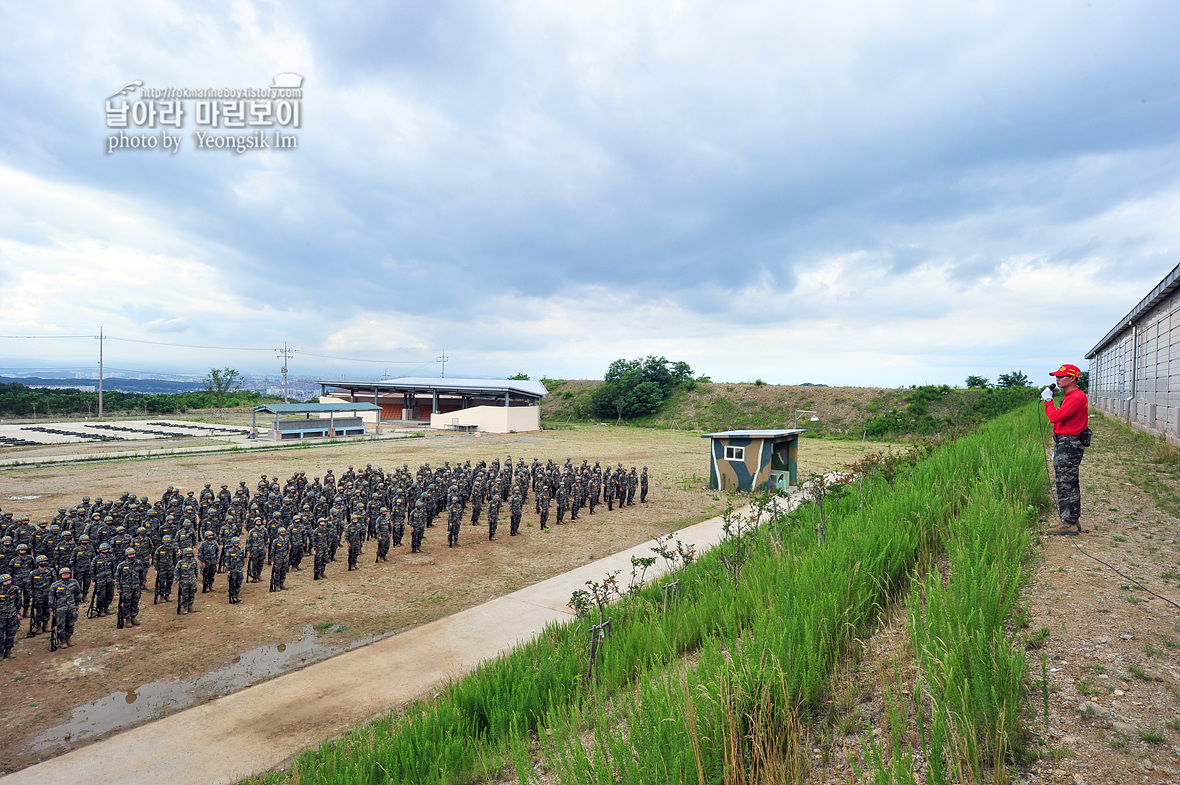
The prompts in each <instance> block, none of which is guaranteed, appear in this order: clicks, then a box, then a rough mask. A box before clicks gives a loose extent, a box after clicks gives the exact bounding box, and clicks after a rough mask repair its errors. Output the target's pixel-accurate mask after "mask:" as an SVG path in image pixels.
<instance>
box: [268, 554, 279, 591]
mask: <svg viewBox="0 0 1180 785" xmlns="http://www.w3.org/2000/svg"><path fill="white" fill-rule="evenodd" d="M278 584H279V565H277V564H275V563H274V562H273V561H272V562H271V563H270V590H271V591H278V590H279V587H278Z"/></svg>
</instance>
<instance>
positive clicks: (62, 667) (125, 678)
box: [0, 426, 889, 771]
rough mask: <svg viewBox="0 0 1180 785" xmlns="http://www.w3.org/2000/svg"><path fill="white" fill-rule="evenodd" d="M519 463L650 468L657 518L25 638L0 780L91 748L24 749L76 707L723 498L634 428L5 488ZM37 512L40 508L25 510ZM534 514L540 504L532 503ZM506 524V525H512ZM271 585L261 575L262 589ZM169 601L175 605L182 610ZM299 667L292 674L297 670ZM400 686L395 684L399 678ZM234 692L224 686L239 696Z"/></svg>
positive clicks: (819, 449)
mask: <svg viewBox="0 0 1180 785" xmlns="http://www.w3.org/2000/svg"><path fill="white" fill-rule="evenodd" d="M888 449H889V446H888V445H882V444H875V443H857V442H846V441H824V440H818V439H806V440H804V441H803V443H802V446H801V448H800V471H801V472H802V473H804V474H806V473H807V472H810V471H826V470H830V469H833V468H837V467H839V466H842V465H844V464H846V463H849V462H852V461H854V460H856V459H857V458H858V457H859V456H860V455H862V454H864V453H866V452H873V451H881V450H888ZM507 455H511V456H512V457H513V459H516V458H517V457H523V458H524V459H525V461H526V463H527V462H529V461H531V460H532V458H533V457H534V456H535V457H537V458H539V459H540V460H541V461H542V462H544V461H545V460H546V459H548V458H553V459H554V460H555V461H557V462H562V461H564V460H565V458H566V457H567V456H569V457H571V458H573V459H574V461H575V462H580V461H581V459H583V458H586V459H588V460H589V461H590V462H591V464H593V462H594V461H595V460H599V461H602V462H603V463H604V464H605V463H606V462H608V461H609V462H611V463H615V462H619V461H622V462H623V463H624V464H625V465H626V466H628V467H630V466H632V465H634V466H637V467H638V466H643V465H646V466H648V467H649V472H650V474H651V494H650V496H649V499H648V503H647V504H645V505H640V504H638V500H637V503H636V504H635V505H634V506H633V507H628V508H626V509H624V510H618V509H616V510H615V511H613V512H607V511H606V510H605V508H599V512H597V513H596V514H595V515H593V516H590V515H586V514H585V513H583V514H582V515H581V516H580V517H579V519H578V520H577V521H576V522H573V523H570V524H568V525H565V526H561V527H556V528H552V529H550V530H548V531H545V532H541V531H540V530H539V529H538V527H537V525H536V516H535V515H534V514H533V513H532V510H531V506H529V505H526V511H525V516H524V524H523V525H522V528H521V536H519V537H515V538H513V537H509V536H508V533H507V525H506V523H505V524H504V525H503V526H502V528H501V530H500V532H499V533H498V536H497V541H495V542H489V541H488V539H487V530H486V528H485V527H483V526H482V525H481V526H478V527H476V526H471V525H470V524H465V525H464V527H463V531H462V540H461V547H459V548H457V549H454V550H451V549H448V548H447V547H446V544H445V530H444V529H443V528H442V527H439V526H436V527H435V528H433V529H429V530H427V536H426V541H425V545H424V553H423V555H422V556H420V557H414V558H413V559H412V560H411V559H408V558H407V556H408V554H407V551H408V540H409V538H408V536H407V545H406V546H404V547H403V548H401V549H394V550H392V551H391V554H390V559H389V562H388V563H387V564H380V565H375V564H373V552H374V550H375V546H374V545H373V544H369V545H367V546H366V549H365V551H366V552H365V554H364V555H363V556H362V557H361V569H360V570H359V571H357V572H352V573H349V572H346V571H345V569H344V564H343V556H342V555H341V556H338V561H337V562H336V563H335V564H333V565H331V566H330V567H329V570H328V580H327V581H325V582H318V583H313V582H312V580H311V568H310V565H309V564H308V563H307V562H305V563H304V566H305V569H304V570H303V571H302V572H293V573H291V575H290V577H289V578H288V582H287V585H288V588H289V590H288V591H285V592H281V593H277V594H270V593H268V591H267V585H266V582H265V579H264V581H263V583H260V584H247V585H246V587H245V589H244V591H243V599H244V602H243V603H242V604H241V605H236V606H230V605H228V604H227V602H226V594H225V585H226V584H225V576H218V581H217V584H216V591H215V592H214V593H213V594H201V593H199V592H198V594H197V602H196V608H197V610H198V611H199V612H198V613H197V614H195V615H188V616H177V615H176V613H175V606H174V605H171V606H169V605H158V606H153V605H152V602H151V601H152V594H151V591H150V588H151V578H150V576H149V582H148V586H149V590H148V591H147V592H145V594H144V598H143V603H142V605H141V607H142V609H143V611H142V614H141V616H140V621H141V623H142V626H140V627H138V628H135V629H132V628H130V627H128V628H126V629H124V630H116V629H115V617H114V616H113V615H112V616H110V617H108V618H104V619H101V620H87V619H85V618H84V616H83V618H81V619H80V620H79V623H78V631H77V633H76V634H75V636H74V644H75V645H74V647H73V648H71V649H68V650H62V651H58V652H56V653H53V654H51V653H50V652H49V651H48V640H47V638H46V636H40V637H37V638H33V639H29V640H26V639H25V638H24V637H23V629H22V632H21V636H22V637H20V638H19V641H18V644H17V647H16V649H15V650H14V654H15V655H16V659H15V660H12V661H7V662H5V663H4V664H3V665H0V696H2V698H0V722H2V724H3V730H2V731H0V750H2V751H3V753H2V757H0V771H12V770H14V769H17V768H22V767H24V766H27V765H29V764H31V763H34V762H36V761H37V760H39V759H42V758H44V757H49V756H52V755H56V754H60V753H61V752H64V751H65V750H67V749H70V747H71V745H77V744H79V743H84V742H87V741H91V740H93V739H94V738H96V737H97V736H96V735H90V736H85V735H83V736H82V737H81V738H73V739H71V740H69V741H65V740H64V739H62V740H61V743H57V744H54V745H50V746H44V745H42V746H44V748H43V749H41V750H39V751H34V750H33V749H32V748H31V747H30V741H31V740H32V739H33V738H35V737H36V736H38V735H39V734H41V733H42V732H44V731H45V730H46V729H48V728H52V727H54V726H57V725H59V724H61V723H63V722H65V721H66V720H68V719H70V716H71V711H72V709H74V708H75V707H77V706H80V705H82V704H85V703H88V702H90V701H93V700H95V699H98V698H101V697H103V696H106V695H109V694H111V693H115V692H128V693H131V694H134V691H136V690H138V689H139V688H140V687H141V686H142V685H144V684H147V683H151V682H157V681H161V680H171V679H194V678H197V677H199V676H201V675H202V674H205V673H207V672H208V671H210V670H214V669H216V668H219V667H221V666H224V665H226V664H227V663H230V662H233V661H234V658H235V657H237V656H239V655H241V654H242V653H243V652H246V651H248V650H250V649H252V648H255V647H258V646H262V645H265V644H277V643H287V642H295V641H296V640H298V639H300V638H302V637H304V636H307V635H308V634H309V628H310V629H311V630H315V631H316V632H314V633H311V634H313V635H316V636H318V637H319V638H320V639H321V641H322V642H323V643H325V644H327V645H332V646H343V645H347V644H348V643H349V642H351V641H355V640H359V639H363V638H367V637H370V636H374V635H381V634H386V633H390V632H396V631H399V630H405V629H407V628H410V627H413V626H415V625H419V624H422V623H424V622H428V621H431V620H433V619H437V618H440V617H442V616H445V615H448V614H451V613H454V612H456V611H458V610H461V609H463V608H467V607H471V606H474V605H477V604H479V603H481V602H483V601H485V600H488V599H490V598H493V597H496V596H499V595H502V594H504V593H506V592H510V591H513V590H515V589H517V588H519V587H522V586H526V585H529V584H531V583H534V582H536V581H539V580H543V579H545V578H547V577H550V576H553V575H556V574H559V573H561V572H564V571H565V570H567V569H569V568H571V567H573V566H575V565H578V564H582V563H585V562H586V561H589V560H593V559H596V558H598V557H600V556H604V555H606V554H609V553H613V552H615V551H618V550H621V549H623V548H627V547H630V546H633V545H636V544H639V543H642V542H643V541H645V540H650V539H651V538H652V537H654V536H656V535H658V534H664V533H667V532H669V531H673V530H676V529H679V528H682V527H684V526H686V525H689V524H692V523H696V522H698V521H700V520H703V519H705V518H708V517H711V516H713V515H716V514H718V513H720V512H721V510H722V509H723V508H724V505H725V503H726V500H725V498H724V497H723V496H722V495H720V494H718V493H715V492H713V491H709V490H708V489H707V488H706V487H705V483H706V479H707V476H708V452H707V443H706V442H705V441H704V440H702V439H701V438H700V437H699V436H698V435H696V434H690V433H684V432H679V431H663V430H648V429H638V428H627V427H617V428H616V427H603V426H584V427H577V428H573V429H570V430H557V431H545V432H539V433H529V434H508V435H484V436H480V437H475V436H471V435H432V436H429V437H427V438H421V439H404V440H398V441H379V442H364V443H356V444H334V445H326V446H323V447H313V448H307V449H296V450H286V451H281V452H270V453H256V454H252V453H250V452H243V453H233V454H218V455H205V456H202V455H189V456H183V457H176V458H164V459H154V460H146V461H145V460H137V461H118V462H103V463H79V464H73V465H68V466H49V467H44V468H19V469H9V470H5V471H2V472H0V506H2V507H3V509H5V510H9V509H11V510H13V511H15V512H18V513H27V514H29V515H30V516H31V517H33V519H34V520H36V518H38V517H43V516H44V517H47V516H49V515H51V514H52V513H53V512H54V511H56V509H57V507H58V506H60V505H66V506H69V505H72V504H75V503H77V501H78V500H79V499H80V498H81V496H82V495H83V494H88V495H89V496H91V497H92V498H93V497H95V496H103V497H111V496H118V495H119V494H120V493H122V492H123V491H130V492H133V493H137V494H141V495H142V494H147V495H148V496H150V497H151V498H152V499H156V498H159V496H160V494H161V493H162V492H163V491H164V489H165V488H166V487H167V486H168V485H175V486H177V487H178V488H180V489H182V490H189V489H193V490H199V489H200V488H201V487H202V486H203V484H204V483H206V482H210V483H212V484H213V487H214V488H215V489H216V488H217V487H218V486H219V485H220V484H221V483H228V484H229V486H230V487H231V489H232V488H234V487H236V486H237V484H238V481H239V480H245V481H246V483H247V484H248V485H249V486H250V487H251V489H253V487H254V486H255V484H256V483H257V481H258V478H259V475H261V474H267V475H275V474H277V475H279V476H280V477H282V478H285V477H287V476H289V475H290V474H292V473H294V472H296V471H305V472H306V473H307V475H308V476H309V477H314V476H322V474H323V472H324V470H326V469H328V468H331V469H333V471H334V472H335V474H336V475H337V476H339V475H340V474H341V472H343V471H344V470H345V469H346V468H347V467H348V466H349V465H352V466H356V467H358V468H360V467H363V466H364V465H365V464H367V463H371V464H373V466H382V467H384V468H385V469H386V470H391V469H392V468H394V467H396V466H400V465H401V464H403V463H405V464H408V465H409V466H410V467H411V468H415V467H417V466H418V465H419V464H421V463H423V462H425V461H429V462H430V463H431V464H432V465H440V464H442V463H443V462H444V461H451V462H452V463H454V462H458V461H465V460H470V461H472V462H473V463H474V462H475V461H477V460H480V459H483V460H487V461H490V460H491V459H492V458H494V457H497V456H498V457H499V458H500V459H501V461H503V459H504V457H505V456H507ZM28 497H34V498H28ZM530 504H531V500H530ZM505 517H506V516H505ZM264 575H265V573H264ZM173 596H174V598H175V595H173ZM298 665H299V663H298V662H297V663H295V666H296V667H298ZM391 676H392V677H394V678H396V674H392V675H391ZM240 686H241V684H234V685H230V686H229V687H228V688H237V687H240Z"/></svg>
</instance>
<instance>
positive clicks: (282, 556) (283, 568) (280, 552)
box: [270, 529, 291, 591]
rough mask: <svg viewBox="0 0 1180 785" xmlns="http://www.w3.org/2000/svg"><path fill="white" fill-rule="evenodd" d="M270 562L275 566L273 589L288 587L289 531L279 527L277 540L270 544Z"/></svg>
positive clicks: (289, 560) (289, 561)
mask: <svg viewBox="0 0 1180 785" xmlns="http://www.w3.org/2000/svg"><path fill="white" fill-rule="evenodd" d="M270 563H271V564H272V565H273V568H274V575H273V578H272V581H273V584H274V585H273V586H272V587H271V590H272V591H277V590H279V589H286V588H287V568H288V567H289V566H290V564H291V543H289V542H288V541H287V533H286V532H285V531H283V530H282V529H279V534H278V536H277V537H276V538H275V541H274V542H272V543H271V544H270Z"/></svg>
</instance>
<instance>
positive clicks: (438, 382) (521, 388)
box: [316, 376, 549, 398]
mask: <svg viewBox="0 0 1180 785" xmlns="http://www.w3.org/2000/svg"><path fill="white" fill-rule="evenodd" d="M316 384H322V385H325V386H327V387H340V388H343V389H345V390H373V389H376V390H386V391H388V392H401V391H403V390H404V391H408V392H436V391H437V392H438V393H440V394H443V395H446V394H448V393H450V394H454V395H471V394H473V393H492V394H496V395H503V394H504V393H515V394H517V395H523V396H525V397H528V398H544V397H545V396H546V395H548V394H549V390H547V389H546V388H545V385H544V384H542V383H541V382H534V381H519V380H516V379H443V378H435V377H429V376H405V377H402V378H401V379H386V380H383V381H378V382H359V381H344V380H333V379H317V380H316Z"/></svg>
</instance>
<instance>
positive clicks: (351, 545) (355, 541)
mask: <svg viewBox="0 0 1180 785" xmlns="http://www.w3.org/2000/svg"><path fill="white" fill-rule="evenodd" d="M344 536H345V538H346V539H347V540H348V571H349V572H352V571H353V570H355V569H358V568H357V564H356V561H357V559H358V558H360V555H361V547H362V546H363V545H364V542H365V525H364V523H363V522H362V521H361V518H360V516H359V515H354V516H352V517H351V518H349V519H348V526H347V528H345V530H344Z"/></svg>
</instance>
